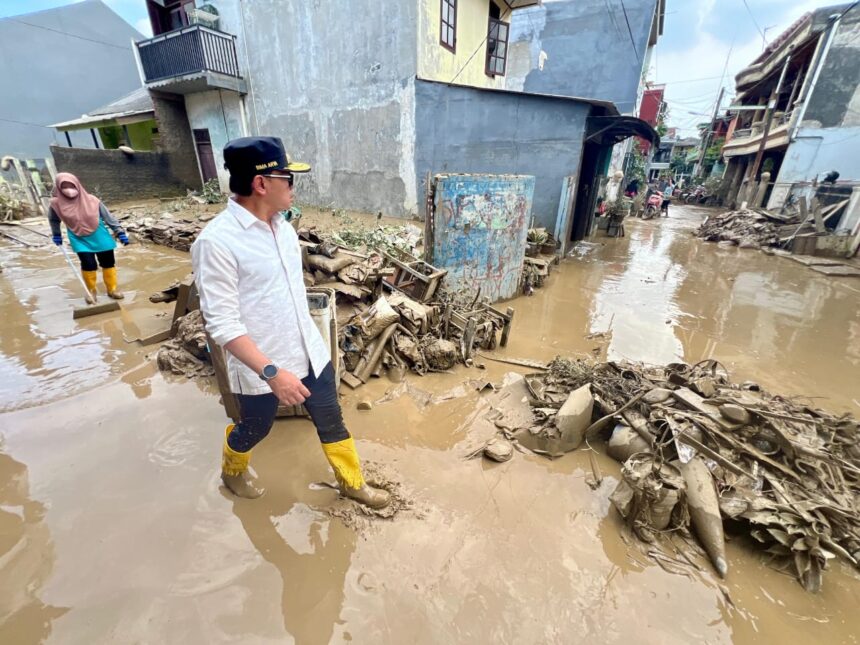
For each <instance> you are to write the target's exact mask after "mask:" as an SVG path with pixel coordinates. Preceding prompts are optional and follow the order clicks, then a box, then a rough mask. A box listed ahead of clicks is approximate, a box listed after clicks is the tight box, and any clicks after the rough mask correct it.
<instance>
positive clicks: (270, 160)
mask: <svg viewBox="0 0 860 645" xmlns="http://www.w3.org/2000/svg"><path fill="white" fill-rule="evenodd" d="M224 167H225V168H226V169H227V170H229V171H230V174H231V175H234V176H237V177H253V176H254V175H265V174H267V173H270V172H272V171H273V170H286V171H289V172H293V173H300V172H309V171H310V169H311V167H310V164H306V163H301V162H298V161H292V160H291V159H290V157H289V155H287V152H286V150H284V142H283V141H281V139H280V137H241V138H239V139H233V140H232V141H228V142H227V145H226V146H224Z"/></svg>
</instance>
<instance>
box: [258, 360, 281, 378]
mask: <svg viewBox="0 0 860 645" xmlns="http://www.w3.org/2000/svg"><path fill="white" fill-rule="evenodd" d="M277 375H278V366H277V365H272V363H269V364H268V365H266V366H265V367H264V368H263V371H262V372H260V378H261V379H262V380H264V381H271V380H272V379H273V378H275V377H276V376H277Z"/></svg>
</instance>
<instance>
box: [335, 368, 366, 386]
mask: <svg viewBox="0 0 860 645" xmlns="http://www.w3.org/2000/svg"><path fill="white" fill-rule="evenodd" d="M340 378H341V380H342V381H343V382H344V383H346V384H347V385H348V386H349V387H351V388H352V389H353V390H355V389H356V388H359V387H361V386H362V385H364V383H362V382H361V381H360V380H359V379H357V378H356V377H355V376H353V375H352V374H350V373H349V372H344V373H343V375H342V376H341V377H340Z"/></svg>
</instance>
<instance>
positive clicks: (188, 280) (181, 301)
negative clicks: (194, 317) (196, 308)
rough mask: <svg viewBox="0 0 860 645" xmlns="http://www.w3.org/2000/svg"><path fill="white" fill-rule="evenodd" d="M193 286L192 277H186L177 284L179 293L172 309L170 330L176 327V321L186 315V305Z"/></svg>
mask: <svg viewBox="0 0 860 645" xmlns="http://www.w3.org/2000/svg"><path fill="white" fill-rule="evenodd" d="M193 285H194V276H193V275H188V276H185V278H183V279H182V281H181V282H180V283H179V291H178V292H177V296H176V305H175V306H174V308H173V319H172V320H171V321H170V325H171V328H175V327H176V321H177V320H179V319H180V318H182V316H184V315H185V314H186V313H188V303H189V301H190V300H191V287H192V286H193Z"/></svg>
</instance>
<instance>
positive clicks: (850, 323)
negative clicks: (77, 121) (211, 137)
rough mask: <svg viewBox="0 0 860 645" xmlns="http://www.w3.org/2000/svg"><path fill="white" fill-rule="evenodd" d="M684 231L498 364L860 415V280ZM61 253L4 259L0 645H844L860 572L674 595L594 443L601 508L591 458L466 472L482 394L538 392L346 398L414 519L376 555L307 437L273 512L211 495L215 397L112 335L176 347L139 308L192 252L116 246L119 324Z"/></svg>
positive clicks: (440, 391) (217, 444)
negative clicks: (679, 368)
mask: <svg viewBox="0 0 860 645" xmlns="http://www.w3.org/2000/svg"><path fill="white" fill-rule="evenodd" d="M672 211H673V217H672V218H670V219H669V220H665V219H664V220H653V221H647V222H633V223H631V224H630V225H628V226H627V237H625V238H620V239H607V238H598V239H596V240H595V241H596V242H598V243H599V245H598V246H597V247H594V248H593V249H592V250H591V251H590V252H588V253H585V254H584V255H582V256H581V257H578V258H577V259H572V260H568V261H566V262H564V263H563V264H562V266H561V267H560V268H559V269H558V270H556V271H554V272H553V274H552V275H551V276H550V278H549V279H548V281H547V284H546V286H545V288H543V289H540V290H538V291H536V292H535V295H534V296H532V297H530V298H519V299H517V300H515V301H513V302H512V303H510V305H511V306H513V307H514V308H515V309H516V315H515V318H514V328H513V331H512V334H511V339H510V344H509V346H508V347H507V348H505V349H504V350H500V351H497V352H494V355H495V356H508V357H518V358H519V357H528V358H532V359H536V360H541V361H548V360H550V359H551V358H552V357H554V356H555V355H557V354H567V355H570V354H593V353H597V354H598V355H600V356H601V357H605V356H608V357H609V358H610V359H612V358H627V359H631V360H643V361H648V362H655V363H664V362H668V361H672V360H676V359H681V360H684V361H687V362H696V361H699V360H701V359H704V358H711V357H713V358H718V359H719V360H720V361H721V362H722V363H723V364H724V365H725V366H726V367H727V368H728V369H729V371H730V373H731V374H732V376H733V378H734V379H735V380H746V379H749V380H755V381H758V382H760V383H761V384H762V385H763V386H764V387H765V388H767V389H769V390H772V391H774V392H780V393H782V394H786V395H804V396H811V397H818V398H815V399H814V402H815V405H817V406H820V407H824V408H827V409H830V410H833V411H837V412H838V411H850V412H852V413H854V414H855V415H857V414H858V413H860V398H858V394H857V377H856V374H857V373H858V367H860V365H858V364H860V307H858V304H860V296H858V293H860V286H858V285H857V283H856V281H852V280H851V279H850V278H830V277H827V276H823V275H819V274H815V273H814V272H811V271H809V270H808V269H807V268H806V267H804V266H802V265H800V264H797V263H795V262H792V261H790V260H787V259H785V258H779V257H769V256H766V255H764V254H762V253H760V252H758V251H751V250H738V249H736V248H733V249H724V248H720V247H717V246H716V245H709V244H704V243H702V242H701V241H698V240H695V239H694V238H693V237H692V235H691V233H690V230H691V229H692V228H694V227H695V226H696V225H697V224H698V222H699V221H700V220H701V216H700V215H699V214H698V213H697V212H696V211H694V210H693V209H681V208H675V207H673V209H672ZM51 253H52V249H28V248H23V247H16V246H14V245H12V244H6V243H0V264H1V265H2V266H3V270H4V271H3V274H2V275H0V306H2V311H3V313H4V319H3V320H4V322H3V328H2V334H0V410H2V414H0V436H2V438H0V642H3V643H6V642H9V643H35V642H56V643H114V642H164V643H180V642H181V643H221V642H233V641H242V642H249V643H263V642H291V641H292V642H296V643H301V644H307V643H326V642H344V641H353V642H361V643H385V642H415V643H437V642H451V643H455V642H457V643H459V642H490V641H493V642H517V643H547V642H552V643H556V642H557V643H562V642H563V643H571V642H585V641H590V642H618V641H622V640H628V641H631V642H633V641H635V642H647V643H656V642H660V643H687V642H691V641H694V640H695V641H707V642H711V643H728V642H736V643H752V642H759V641H760V640H762V639H765V640H767V641H775V640H785V641H786V642H809V641H812V640H815V641H816V642H818V641H820V642H856V641H857V638H858V630H857V618H856V607H857V606H858V603H860V576H858V574H857V572H856V571H852V570H851V569H850V568H848V567H846V566H844V565H842V564H836V565H835V566H833V567H832V569H831V570H830V571H829V572H828V575H827V577H826V579H825V583H824V587H823V589H822V591H821V593H819V594H809V593H807V592H806V591H804V590H803V588H802V587H801V586H800V585H799V584H798V583H797V582H796V581H795V580H794V579H793V578H792V577H790V576H787V575H784V574H782V573H780V572H778V571H776V570H774V569H772V568H771V567H769V566H768V564H767V562H766V560H765V559H763V558H762V557H761V555H759V554H758V553H756V552H754V551H753V550H752V549H751V548H749V545H745V544H744V543H743V541H740V540H731V541H730V542H729V543H728V545H727V551H728V559H729V561H730V562H731V563H732V567H731V570H730V571H729V574H728V577H727V579H726V580H725V581H720V580H719V579H718V578H717V576H716V574H715V573H713V572H712V570H711V568H710V567H709V566H708V565H707V561H706V560H705V559H704V558H703V557H702V558H701V559H700V560H699V561H698V562H697V564H698V565H699V566H698V568H695V567H688V570H687V572H686V573H685V574H684V575H675V574H673V573H671V572H670V571H671V570H672V567H670V566H664V565H658V564H656V563H655V562H653V561H652V560H650V559H649V558H648V557H647V554H645V553H643V551H642V547H641V546H640V545H638V544H637V543H636V542H635V541H634V540H632V539H630V538H629V537H628V536H626V535H625V533H624V531H623V530H621V529H622V520H621V519H620V517H619V516H618V514H617V513H616V511H615V510H614V509H613V508H611V505H610V502H609V495H610V494H611V492H612V491H613V490H614V488H615V486H616V484H617V482H618V479H619V477H620V466H619V464H617V463H615V462H614V461H613V460H611V459H610V458H608V457H606V456H605V455H604V454H603V449H602V447H601V448H599V449H598V453H597V454H596V455H595V454H594V453H591V456H592V457H595V459H596V462H597V464H598V465H599V469H600V471H601V472H602V474H603V476H602V481H601V482H600V484H599V485H597V487H596V489H595V490H592V488H591V487H589V485H588V482H587V481H586V480H587V479H589V480H590V478H591V476H592V472H593V465H592V461H591V458H590V455H589V451H588V450H587V449H582V450H578V451H575V452H573V453H570V454H568V455H566V456H564V457H562V458H560V459H557V460H554V461H549V460H546V459H543V458H541V457H538V456H535V455H529V454H523V453H520V452H517V451H515V452H514V455H513V457H512V459H510V460H509V461H507V462H505V463H502V464H496V463H490V462H489V461H487V460H477V459H476V460H467V459H464V456H465V455H466V454H467V453H468V452H469V451H470V450H471V449H473V448H474V447H475V446H480V445H481V444H482V442H484V441H486V440H487V439H489V438H490V437H491V436H492V434H493V433H494V432H496V431H497V429H498V425H497V424H493V423H492V422H490V423H489V424H485V423H483V422H482V423H479V422H478V421H479V419H480V418H482V417H483V416H484V415H486V413H487V412H488V408H487V407H486V405H487V403H486V400H487V398H488V397H490V396H494V395H495V394H496V393H494V392H492V391H491V390H489V389H487V390H481V391H479V390H478V389H477V387H475V386H474V384H473V383H470V380H472V379H477V380H480V381H491V382H493V383H497V384H498V383H502V382H503V380H504V376H505V374H506V373H507V372H509V371H517V372H520V373H527V372H529V371H532V370H530V369H529V368H521V369H520V368H515V367H513V366H511V365H504V364H501V363H497V362H493V361H481V362H483V363H484V364H485V369H478V368H473V369H466V368H462V367H461V368H455V369H454V370H452V371H453V372H454V373H453V374H444V373H443V374H430V375H427V376H425V377H423V378H417V377H415V376H414V375H408V376H407V377H406V381H407V382H408V383H410V384H412V385H413V386H414V388H415V390H414V391H412V392H410V391H409V390H408V388H404V389H402V390H400V392H399V393H402V395H401V396H396V394H395V396H393V397H391V398H390V400H388V401H381V399H383V398H385V395H386V392H387V391H389V390H392V389H394V388H397V387H398V386H397V385H395V384H394V383H391V382H390V381H389V380H388V379H379V380H374V381H371V383H369V384H368V385H367V386H365V388H364V389H362V391H361V392H360V393H359V392H351V391H349V390H348V389H346V388H345V391H344V393H343V394H344V397H343V409H344V415H345V418H346V421H347V424H348V425H349V427H350V428H351V430H352V432H353V433H354V435H355V436H356V439H357V444H358V447H359V451H360V453H361V455H362V459H363V460H364V461H365V462H367V463H374V464H379V465H380V466H381V467H384V474H385V476H386V477H388V478H390V480H392V481H396V482H399V483H400V484H401V485H402V486H403V489H404V490H405V491H407V497H408V499H410V500H413V501H414V502H415V508H417V509H419V511H420V512H414V511H410V512H404V513H399V514H398V515H397V516H395V517H394V518H391V519H384V518H383V519H378V518H367V521H368V522H370V523H371V524H370V529H371V530H367V531H361V530H356V529H354V528H352V527H350V526H348V525H346V524H345V523H344V522H343V521H341V520H340V519H338V518H332V517H331V516H330V514H329V513H327V512H326V509H327V508H330V507H332V506H333V505H335V504H337V503H338V494H337V492H336V491H334V490H331V489H330V488H328V487H324V486H318V485H315V484H314V482H320V481H331V479H332V477H331V474H330V471H329V469H328V466H327V464H326V462H325V459H324V456H323V453H322V451H321V450H320V447H319V442H318V440H317V438H316V435H315V433H314V431H313V428H312V426H311V425H310V423H309V422H307V421H305V420H298V419H290V420H284V421H278V422H277V423H276V426H275V429H274V430H273V432H272V434H271V435H270V436H269V437H268V438H267V439H266V441H265V443H264V444H262V445H261V446H260V448H259V449H258V450H256V451H255V453H254V457H253V465H254V467H255V469H256V471H257V473H258V475H259V476H260V478H261V483H262V484H263V485H265V486H266V487H267V489H268V492H267V494H266V495H265V496H264V497H262V498H261V499H259V500H253V501H248V500H236V499H234V498H232V497H230V496H229V495H228V494H227V493H226V492H225V491H224V490H223V488H221V487H220V486H219V478H218V471H217V465H218V463H219V458H220V448H221V438H222V437H223V428H224V424H225V423H226V419H225V417H224V414H223V411H222V409H221V407H220V406H219V404H218V396H217V393H216V391H215V390H214V388H213V387H211V386H210V385H209V384H208V382H206V381H201V380H197V381H186V380H183V379H178V378H174V377H165V376H164V375H162V374H160V373H159V372H158V371H157V368H156V367H155V365H154V362H152V361H148V362H147V361H146V358H145V357H146V356H147V355H149V354H151V353H152V351H153V347H149V348H141V347H137V346H136V345H134V344H129V343H126V342H125V340H124V338H123V337H125V338H129V339H130V338H134V337H138V336H146V335H148V334H152V333H155V332H157V331H159V330H160V329H161V328H163V326H165V325H166V322H167V321H166V320H165V319H164V317H163V316H162V317H158V316H157V315H158V314H160V313H163V312H164V311H167V310H169V308H170V307H171V305H163V304H161V305H154V304H152V303H149V301H148V300H147V297H148V296H149V294H150V293H153V292H155V291H157V290H159V289H160V288H162V287H163V286H164V285H165V284H168V283H169V282H170V281H172V280H173V279H177V278H181V277H183V276H184V275H185V273H186V272H187V267H188V257H187V255H186V254H182V253H180V252H175V251H170V250H165V249H161V248H158V247H153V246H135V245H133V246H131V247H129V248H127V249H121V250H120V252H119V253H118V258H119V271H120V280H121V285H122V287H123V289H124V290H125V291H126V293H127V294H128V295H127V298H126V300H125V301H123V303H122V306H123V313H122V314H121V315H118V314H113V315H110V314H108V315H105V316H98V317H93V318H90V319H82V320H80V321H72V319H71V308H72V302H71V301H70V298H72V297H74V296H73V294H74V293H75V283H74V282H73V280H74V278H73V276H71V275H67V274H68V269H64V264H63V260H62V257H61V256H60V257H56V255H58V254H54V255H52V254H51ZM596 334H603V336H595V335H596ZM589 335H592V337H591V338H586V337H587V336H589ZM425 393H426V395H425ZM439 395H444V396H439ZM434 396H435V397H436V398H434ZM365 399H366V400H374V401H376V403H374V406H373V409H372V410H371V411H369V412H367V411H358V410H356V404H357V403H358V402H359V401H360V400H365ZM482 433H484V434H482ZM592 483H593V482H592ZM676 568H677V567H676Z"/></svg>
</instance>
